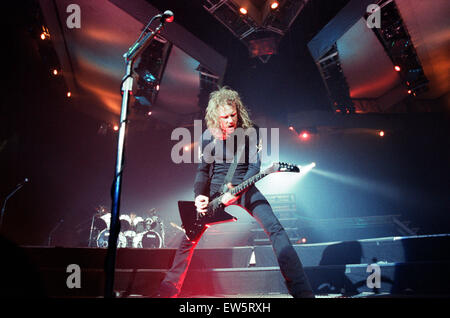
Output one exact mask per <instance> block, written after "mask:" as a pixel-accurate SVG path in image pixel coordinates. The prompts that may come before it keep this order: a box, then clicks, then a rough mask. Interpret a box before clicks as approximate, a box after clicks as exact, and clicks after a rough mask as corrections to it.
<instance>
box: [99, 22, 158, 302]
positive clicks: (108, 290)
mask: <svg viewBox="0 0 450 318" xmlns="http://www.w3.org/2000/svg"><path fill="white" fill-rule="evenodd" d="M154 18H155V17H154ZM154 18H152V20H153V19H154ZM152 20H151V21H150V23H151V22H152ZM150 23H149V24H148V25H147V27H148V26H149V25H150ZM164 23H165V20H164V19H161V23H160V25H159V26H158V27H157V28H156V29H155V31H150V32H148V33H147V34H146V35H145V36H144V37H143V38H142V40H141V39H140V38H139V39H138V41H136V42H135V43H134V44H133V46H132V47H130V49H129V50H128V51H127V52H126V53H125V54H124V55H123V57H124V58H125V63H126V74H125V76H124V78H123V79H122V84H121V85H122V87H121V90H122V108H121V112H120V127H119V135H118V142H117V155H116V167H115V172H114V181H113V187H112V189H111V192H112V193H111V195H112V208H111V225H110V232H109V233H110V235H109V238H108V250H107V252H106V259H105V298H113V297H114V274H115V266H116V252H117V239H118V237H119V232H120V220H119V215H120V194H121V188H122V172H123V157H124V145H125V134H126V124H127V115H128V104H129V100H130V92H131V91H132V89H133V77H132V72H133V64H134V61H135V60H136V58H137V57H138V55H139V54H140V53H141V52H142V51H143V50H144V49H145V48H146V47H147V46H148V45H149V44H150V41H151V40H152V39H153V38H154V37H155V36H156V34H157V33H158V32H159V31H160V30H161V29H162V27H163V26H164ZM147 27H146V28H145V29H147Z"/></svg>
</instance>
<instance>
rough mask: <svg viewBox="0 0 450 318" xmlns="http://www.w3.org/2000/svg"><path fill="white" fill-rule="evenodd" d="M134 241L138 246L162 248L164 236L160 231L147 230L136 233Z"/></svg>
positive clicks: (135, 245)
mask: <svg viewBox="0 0 450 318" xmlns="http://www.w3.org/2000/svg"><path fill="white" fill-rule="evenodd" d="M133 243H134V244H133V245H134V247H136V248H161V247H162V238H161V235H159V233H158V232H155V231H147V232H144V233H140V234H138V235H136V237H135V240H134V242H133Z"/></svg>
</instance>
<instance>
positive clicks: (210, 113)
mask: <svg viewBox="0 0 450 318" xmlns="http://www.w3.org/2000/svg"><path fill="white" fill-rule="evenodd" d="M225 105H229V106H232V105H235V106H236V110H237V112H238V122H237V127H242V128H244V129H247V128H251V127H253V122H252V121H251V119H250V116H249V113H248V110H247V109H246V108H245V106H244V104H243V103H242V101H241V98H240V96H239V93H238V92H236V91H234V90H232V89H231V88H229V87H228V86H224V87H221V88H219V89H218V90H216V91H214V92H212V93H211V94H210V95H209V102H208V107H206V115H205V121H206V126H207V127H208V129H209V130H210V132H211V133H212V134H213V135H214V137H216V138H221V137H222V130H221V129H220V122H219V117H220V116H219V107H220V106H225Z"/></svg>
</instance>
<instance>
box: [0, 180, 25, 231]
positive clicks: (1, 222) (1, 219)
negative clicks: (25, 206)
mask: <svg viewBox="0 0 450 318" xmlns="http://www.w3.org/2000/svg"><path fill="white" fill-rule="evenodd" d="M26 182H27V181H24V182H21V183H19V184H18V185H17V186H16V188H15V189H14V190H13V191H12V192H11V193H10V194H9V195H8V196H7V197H6V198H5V201H3V206H2V211H1V216H0V232H1V229H2V225H3V215H4V214H5V209H6V202H7V201H8V200H9V198H11V197H12V196H13V195H14V194H15V193H16V192H17V191H19V189H20V188H22V187H23V186H24V184H25V183H26Z"/></svg>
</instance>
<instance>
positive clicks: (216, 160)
mask: <svg viewBox="0 0 450 318" xmlns="http://www.w3.org/2000/svg"><path fill="white" fill-rule="evenodd" d="M260 147H261V142H260V140H259V129H258V127H256V126H255V127H254V128H249V129H246V130H244V129H242V128H238V129H236V131H235V133H233V134H232V135H231V136H230V137H229V138H227V139H226V140H218V139H215V138H214V137H213V136H212V135H211V134H210V132H209V131H208V130H205V132H204V133H203V134H202V137H201V139H200V141H199V159H200V162H199V164H198V167H197V174H196V176H195V181H194V195H195V197H197V196H198V195H200V194H202V195H205V196H209V194H210V193H209V192H210V189H209V188H210V184H212V185H216V186H217V185H218V186H220V185H223V184H224V180H225V176H226V175H227V173H228V169H229V168H230V165H231V163H232V162H233V160H238V164H237V166H236V171H235V173H234V175H233V178H232V181H231V183H232V184H233V186H236V185H238V184H240V183H241V182H242V181H245V180H247V179H248V178H250V177H252V176H254V175H255V174H257V173H259V171H260V167H261V158H260V155H259V150H260ZM235 154H236V155H235Z"/></svg>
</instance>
